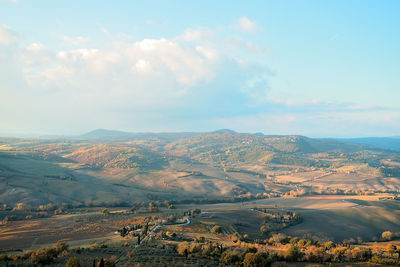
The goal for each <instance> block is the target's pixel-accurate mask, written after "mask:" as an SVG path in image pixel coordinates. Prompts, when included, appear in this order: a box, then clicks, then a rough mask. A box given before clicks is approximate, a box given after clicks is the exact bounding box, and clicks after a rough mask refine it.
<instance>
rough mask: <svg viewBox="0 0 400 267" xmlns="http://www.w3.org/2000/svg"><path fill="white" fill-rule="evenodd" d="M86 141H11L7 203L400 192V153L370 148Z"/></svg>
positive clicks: (237, 140) (111, 137) (0, 197)
mask: <svg viewBox="0 0 400 267" xmlns="http://www.w3.org/2000/svg"><path fill="white" fill-rule="evenodd" d="M83 136H86V139H84V138H83V137H82V136H81V137H79V138H74V139H69V140H68V139H62V140H60V139H57V140H52V139H49V140H43V139H40V140H38V139H10V138H8V139H7V138H3V139H1V140H0V142H1V143H0V185H1V188H2V189H1V190H0V202H2V203H8V204H10V205H14V204H15V203H16V202H18V201H23V202H26V203H31V204H35V205H36V204H47V203H53V202H54V203H62V202H72V203H75V202H86V201H103V202H108V203H109V202H115V201H124V202H135V201H149V200H171V199H174V200H183V199H197V200H199V199H203V200H205V199H208V200H212V199H221V198H238V197H249V196H250V197H255V196H260V195H261V196H280V195H302V194H310V193H318V194H321V193H329V194H330V193H335V192H336V193H337V192H341V193H344V192H347V193H349V192H350V193H359V192H362V191H371V192H383V191H392V192H395V191H397V190H399V189H400V179H399V177H400V156H399V153H396V152H394V151H387V150H382V149H378V148H376V147H373V146H370V145H364V144H357V143H346V142H340V141H337V140H321V139H313V138H308V137H304V136H295V135H293V136H266V135H254V134H241V133H235V132H231V131H225V130H224V131H219V132H212V133H149V134H145V133H125V132H119V131H108V130H96V131H94V132H91V133H88V134H85V135H83ZM102 138H104V139H102ZM89 139H90V140H89ZM294 189H295V190H294Z"/></svg>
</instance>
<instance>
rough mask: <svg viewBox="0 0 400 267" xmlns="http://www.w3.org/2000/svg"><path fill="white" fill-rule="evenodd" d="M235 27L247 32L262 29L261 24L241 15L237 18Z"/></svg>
mask: <svg viewBox="0 0 400 267" xmlns="http://www.w3.org/2000/svg"><path fill="white" fill-rule="evenodd" d="M237 28H238V30H240V31H243V32H248V33H254V32H256V31H258V30H260V29H262V27H261V26H259V25H257V24H256V23H255V22H254V21H252V20H251V19H249V18H247V17H241V18H239V20H238V24H237Z"/></svg>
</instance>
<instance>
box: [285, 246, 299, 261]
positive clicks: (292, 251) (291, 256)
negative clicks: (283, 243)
mask: <svg viewBox="0 0 400 267" xmlns="http://www.w3.org/2000/svg"><path fill="white" fill-rule="evenodd" d="M302 257H303V253H302V252H301V251H300V249H299V248H298V247H297V246H293V245H290V247H289V249H288V251H287V252H286V259H287V260H289V261H299V260H300V259H301V258H302Z"/></svg>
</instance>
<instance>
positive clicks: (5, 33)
mask: <svg viewBox="0 0 400 267" xmlns="http://www.w3.org/2000/svg"><path fill="white" fill-rule="evenodd" d="M17 41H18V36H17V34H16V33H15V32H14V31H12V30H11V29H10V28H9V27H8V26H6V25H1V26H0V45H5V46H9V45H12V44H14V43H16V42H17Z"/></svg>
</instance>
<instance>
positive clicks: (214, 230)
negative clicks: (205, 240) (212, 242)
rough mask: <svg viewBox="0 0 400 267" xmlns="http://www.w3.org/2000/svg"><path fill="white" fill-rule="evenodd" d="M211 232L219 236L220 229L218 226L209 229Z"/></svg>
mask: <svg viewBox="0 0 400 267" xmlns="http://www.w3.org/2000/svg"><path fill="white" fill-rule="evenodd" d="M211 232H212V233H215V234H220V233H222V227H221V226H219V225H215V226H214V227H213V228H211Z"/></svg>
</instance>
